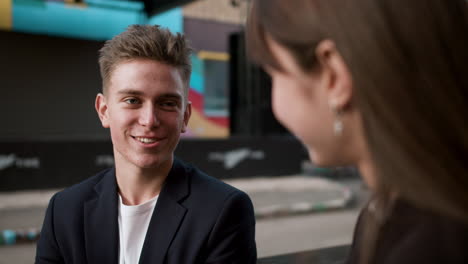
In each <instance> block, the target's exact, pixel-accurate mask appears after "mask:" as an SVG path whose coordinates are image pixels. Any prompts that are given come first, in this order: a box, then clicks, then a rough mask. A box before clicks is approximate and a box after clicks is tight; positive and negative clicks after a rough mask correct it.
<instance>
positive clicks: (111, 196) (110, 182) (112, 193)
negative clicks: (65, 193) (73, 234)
mask: <svg viewBox="0 0 468 264" xmlns="http://www.w3.org/2000/svg"><path fill="white" fill-rule="evenodd" d="M94 190H95V192H96V194H97V195H96V196H95V197H93V198H92V199H90V200H88V201H87V202H86V203H85V205H84V234H85V247H86V257H87V259H88V263H89V264H93V263H96V264H97V263H118V254H119V226H118V219H117V217H118V196H117V181H116V178H115V169H110V170H108V171H107V172H105V174H104V176H103V178H102V179H101V180H100V181H99V182H98V183H97V184H96V185H95V187H94Z"/></svg>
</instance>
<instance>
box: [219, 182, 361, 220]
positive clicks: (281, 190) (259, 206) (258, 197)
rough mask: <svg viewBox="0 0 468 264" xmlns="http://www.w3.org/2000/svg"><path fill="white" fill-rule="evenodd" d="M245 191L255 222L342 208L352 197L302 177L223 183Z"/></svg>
mask: <svg viewBox="0 0 468 264" xmlns="http://www.w3.org/2000/svg"><path fill="white" fill-rule="evenodd" d="M225 182H227V183H228V184H230V185H232V186H234V187H236V188H238V189H240V190H243V191H245V192H246V193H247V194H248V195H249V196H250V198H251V199H252V202H253V204H254V208H255V216H256V218H257V219H262V218H267V217H277V216H285V215H291V214H302V213H311V212H323V211H327V210H337V209H342V208H345V207H346V206H347V205H349V204H350V202H351V200H352V198H353V194H352V192H351V190H350V188H348V187H346V186H343V185H342V184H339V183H338V182H335V181H332V180H329V179H326V178H320V177H312V176H306V175H291V176H283V177H260V178H251V179H234V180H226V181H225Z"/></svg>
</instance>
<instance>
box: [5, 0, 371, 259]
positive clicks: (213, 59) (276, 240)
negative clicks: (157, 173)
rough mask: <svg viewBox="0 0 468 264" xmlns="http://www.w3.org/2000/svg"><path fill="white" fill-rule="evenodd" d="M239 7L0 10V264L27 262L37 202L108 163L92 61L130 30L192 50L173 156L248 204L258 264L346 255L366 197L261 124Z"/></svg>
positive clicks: (264, 99) (243, 2)
mask: <svg viewBox="0 0 468 264" xmlns="http://www.w3.org/2000/svg"><path fill="white" fill-rule="evenodd" d="M248 7H249V1H248V0H133V1H126V0H0V58H2V59H1V63H0V76H1V78H0V87H1V94H2V99H3V100H2V103H1V104H0V232H1V233H0V256H1V257H0V263H32V262H33V258H34V254H35V242H34V240H35V239H36V235H37V234H38V232H39V230H40V227H41V225H42V218H43V216H44V210H45V208H46V206H47V202H48V199H50V197H51V195H52V194H53V193H54V192H56V191H59V190H60V189H63V188H65V187H67V186H71V185H73V184H75V183H77V182H79V181H81V180H83V179H85V178H87V177H89V176H91V175H93V174H95V173H96V172H98V171H100V170H102V169H104V168H107V167H109V166H112V165H113V158H112V145H111V142H110V137H109V133H108V131H107V130H105V129H103V128H102V127H101V125H100V122H99V119H98V117H97V114H96V113H95V110H94V99H95V96H96V93H98V92H99V91H100V89H101V79H100V76H99V66H98V63H97V60H98V50H99V49H100V48H101V47H102V45H103V43H104V41H106V40H108V39H110V38H112V37H113V36H115V35H117V34H119V33H120V32H122V31H124V30H125V28H126V27H127V26H128V25H131V24H157V25H161V26H163V27H167V28H169V29H170V30H171V31H173V32H181V33H184V34H185V35H186V36H187V38H188V39H189V41H190V43H191V45H192V47H193V48H194V50H195V52H194V54H193V55H192V58H191V59H192V64H193V73H192V77H191V80H190V91H189V100H190V101H191V102H192V104H193V108H192V109H193V110H192V117H191V120H190V123H189V129H188V132H187V133H185V134H183V138H182V140H181V142H180V144H179V146H178V148H177V150H176V155H177V156H178V157H180V158H181V159H183V160H185V161H187V162H190V163H193V164H194V165H196V166H198V167H199V168H201V169H202V170H204V171H206V172H207V173H208V174H210V175H211V176H214V177H217V178H220V179H222V180H224V181H226V182H228V183H230V184H232V185H234V186H236V187H238V188H240V189H243V190H245V191H246V192H247V193H248V194H249V195H250V196H251V198H252V200H253V202H254V206H255V210H256V215H257V246H258V253H259V257H261V258H265V257H268V256H277V255H281V254H288V253H293V252H300V251H307V250H313V249H318V248H324V247H330V246H340V245H349V243H350V242H351V237H352V232H353V226H354V223H355V221H356V217H357V214H358V210H359V208H360V207H361V206H362V204H363V203H364V201H365V199H366V197H367V195H368V194H367V190H366V189H365V188H364V187H363V185H362V183H361V181H360V179H359V175H358V173H357V172H356V170H354V169H353V168H335V169H324V168H317V167H315V166H314V165H313V164H311V163H310V162H309V161H308V157H307V153H306V151H305V149H304V148H303V147H302V145H301V144H300V142H298V141H297V139H296V138H294V137H293V136H292V135H291V134H290V133H288V132H287V131H286V130H285V129H284V128H283V127H282V126H281V125H280V124H279V123H278V122H277V121H276V120H275V119H274V117H273V114H272V111H271V105H270V96H271V95H270V79H269V77H268V75H267V74H265V73H264V72H263V71H262V70H261V69H259V68H258V67H256V66H255V65H252V64H251V63H249V62H248V60H247V58H246V56H245V46H244V24H245V19H246V16H247V11H248ZM278 227H281V228H278ZM28 232H29V233H28ZM28 234H29V235H28ZM291 263H292V262H291Z"/></svg>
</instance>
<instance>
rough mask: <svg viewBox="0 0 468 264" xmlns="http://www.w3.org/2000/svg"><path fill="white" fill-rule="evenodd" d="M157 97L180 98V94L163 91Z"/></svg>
mask: <svg viewBox="0 0 468 264" xmlns="http://www.w3.org/2000/svg"><path fill="white" fill-rule="evenodd" d="M158 97H159V99H177V100H181V99H182V96H181V95H180V94H178V93H164V94H161V95H160V96H158Z"/></svg>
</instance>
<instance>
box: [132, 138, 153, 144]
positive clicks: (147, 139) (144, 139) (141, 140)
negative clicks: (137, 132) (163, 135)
mask: <svg viewBox="0 0 468 264" xmlns="http://www.w3.org/2000/svg"><path fill="white" fill-rule="evenodd" d="M136 140H138V141H140V142H141V143H154V142H156V139H152V138H142V137H137V138H136Z"/></svg>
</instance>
